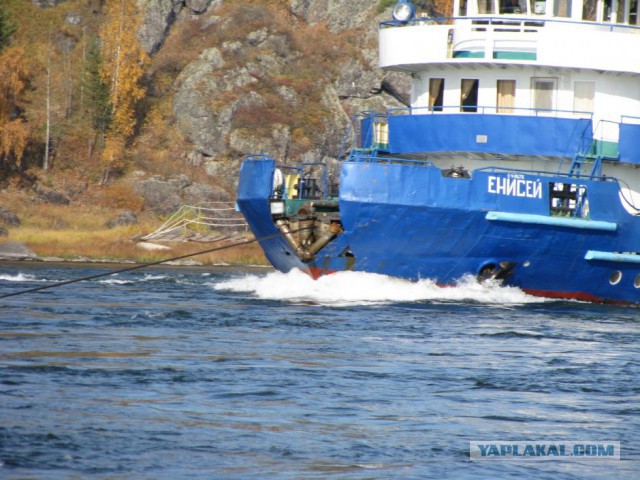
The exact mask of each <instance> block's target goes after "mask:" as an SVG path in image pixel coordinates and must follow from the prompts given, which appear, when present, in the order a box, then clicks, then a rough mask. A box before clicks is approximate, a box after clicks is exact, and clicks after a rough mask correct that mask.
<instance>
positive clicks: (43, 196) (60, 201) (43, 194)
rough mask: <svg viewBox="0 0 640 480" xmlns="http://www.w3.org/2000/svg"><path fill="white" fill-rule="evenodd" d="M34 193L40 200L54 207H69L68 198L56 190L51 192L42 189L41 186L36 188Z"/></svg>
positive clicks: (45, 188) (48, 189)
mask: <svg viewBox="0 0 640 480" xmlns="http://www.w3.org/2000/svg"><path fill="white" fill-rule="evenodd" d="M36 193H37V194H38V197H39V198H40V200H42V201H44V202H46V203H51V204H54V205H69V203H70V202H71V201H70V200H69V197H67V196H66V195H65V194H64V193H60V192H58V191H56V190H51V189H50V188H47V187H43V186H41V185H37V186H36Z"/></svg>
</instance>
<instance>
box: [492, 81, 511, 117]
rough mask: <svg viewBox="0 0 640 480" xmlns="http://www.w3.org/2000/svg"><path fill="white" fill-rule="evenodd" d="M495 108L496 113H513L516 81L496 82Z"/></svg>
mask: <svg viewBox="0 0 640 480" xmlns="http://www.w3.org/2000/svg"><path fill="white" fill-rule="evenodd" d="M496 97H497V98H496V107H497V112H498V113H513V107H514V105H515V100H516V81H515V80H498V84H497V86H496Z"/></svg>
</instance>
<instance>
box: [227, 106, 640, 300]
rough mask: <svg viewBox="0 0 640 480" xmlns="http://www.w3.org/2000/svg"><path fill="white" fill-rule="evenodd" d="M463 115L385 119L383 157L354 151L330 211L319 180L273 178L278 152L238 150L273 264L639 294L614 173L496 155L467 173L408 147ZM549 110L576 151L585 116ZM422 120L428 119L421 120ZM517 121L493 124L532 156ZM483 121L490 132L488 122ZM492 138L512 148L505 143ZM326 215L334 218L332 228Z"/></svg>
mask: <svg viewBox="0 0 640 480" xmlns="http://www.w3.org/2000/svg"><path fill="white" fill-rule="evenodd" d="M463 117H464V116H463ZM459 118H460V115H455V116H450V117H446V116H442V115H441V116H438V121H439V123H434V119H435V117H434V116H425V115H420V116H409V117H407V118H401V119H400V121H397V122H396V121H391V120H392V119H390V122H389V123H390V124H389V126H390V135H389V137H390V144H389V145H386V154H387V155H386V156H383V155H381V153H380V152H379V151H372V150H367V151H364V152H363V151H361V150H354V151H353V152H352V154H351V156H350V157H349V159H348V160H347V161H344V162H342V163H341V164H340V165H341V171H340V188H339V194H337V195H336V196H335V197H334V198H333V199H331V200H330V201H331V202H333V203H332V205H333V208H332V209H329V213H316V212H315V211H314V208H315V205H326V204H327V199H329V198H330V196H329V195H328V194H327V191H326V187H324V188H323V189H322V190H321V191H319V192H315V195H313V194H309V193H310V192H309V191H305V190H303V189H302V187H301V185H300V183H299V184H298V185H297V186H296V188H294V187H291V186H290V185H289V186H287V187H286V189H283V188H280V187H282V185H276V184H277V183H278V182H279V180H278V181H276V184H274V178H276V177H278V175H281V174H282V172H279V168H278V166H277V165H276V162H275V160H273V159H272V158H270V157H266V156H258V157H249V158H247V159H245V161H244V163H243V165H242V168H241V172H240V182H239V189H238V205H239V207H240V209H241V211H242V212H243V214H244V215H245V218H246V219H247V222H248V223H249V225H250V228H251V229H252V231H253V233H254V234H255V236H256V237H257V238H261V237H265V236H272V235H277V234H278V233H280V234H281V235H280V236H278V237H277V238H272V239H270V240H266V241H263V242H261V245H262V248H263V249H264V252H265V255H266V257H267V259H268V260H269V261H270V262H271V263H272V264H273V266H274V267H275V268H277V269H278V270H280V271H283V272H287V271H290V270H292V269H295V268H297V269H300V270H303V271H305V272H308V273H309V274H311V275H313V276H314V277H317V276H319V275H322V274H326V273H331V272H336V271H341V270H354V271H362V272H372V273H379V274H385V275H390V276H394V277H400V278H405V279H411V280H417V279H421V278H429V279H433V280H435V281H436V282H437V283H439V284H441V285H455V284H456V282H457V281H458V280H459V279H461V278H462V277H463V276H465V275H468V274H471V275H476V276H478V278H480V279H487V278H494V279H499V280H501V281H502V282H503V283H504V284H506V285H511V286H516V287H519V288H521V289H522V290H524V291H525V292H528V293H531V294H534V295H539V296H545V297H554V298H567V299H580V300H587V301H595V302H620V303H640V254H638V252H640V245H639V244H640V218H639V217H638V216H636V215H633V214H631V213H629V211H627V210H626V209H625V208H624V206H623V203H622V202H623V198H622V197H621V193H620V184H619V182H618V181H617V180H615V179H613V178H608V177H604V176H602V175H597V174H596V169H594V172H592V173H591V174H590V175H580V174H579V173H578V172H576V171H572V172H569V173H563V174H560V173H552V172H549V171H526V170H520V169H513V168H503V167H500V166H499V165H500V162H499V161H498V162H496V164H497V165H498V166H494V167H484V168H482V167H481V168H477V169H475V170H473V171H470V172H467V171H463V170H460V171H456V170H455V169H454V170H446V169H443V168H439V167H437V166H436V165H435V164H434V163H432V162H431V161H426V160H423V161H417V160H412V159H409V158H407V156H406V155H404V154H405V153H406V152H411V151H420V150H423V151H424V150H425V149H426V148H427V147H430V148H433V146H434V145H435V144H437V142H438V141H439V140H438V138H444V136H443V135H442V132H443V131H452V129H451V128H450V127H451V123H450V122H451V121H453V122H457V121H459ZM555 120H557V119H545V122H546V123H547V124H548V125H547V128H548V129H550V130H552V131H554V132H555V133H556V134H558V132H560V133H564V134H566V135H565V138H569V139H570V143H571V145H572V148H576V149H579V148H580V143H581V139H580V135H578V134H576V132H580V131H584V130H588V129H589V128H588V127H589V125H585V124H583V121H582V120H580V121H575V122H570V121H566V120H563V121H562V122H558V121H555ZM366 122H367V120H366V119H365V122H364V123H365V125H366ZM425 122H427V123H429V125H428V128H423V129H419V128H417V127H416V126H420V124H421V123H422V124H423V125H422V126H423V127H424V123H425ZM521 123H522V122H521V120H520V119H519V118H517V117H515V118H513V117H512V119H511V123H509V122H505V121H504V119H503V120H501V122H500V123H499V124H497V125H496V126H495V128H496V129H497V130H502V131H503V132H504V131H508V130H509V129H516V130H519V131H518V132H516V133H517V134H518V136H519V138H521V139H523V142H522V144H521V145H520V151H521V153H522V152H523V150H527V148H529V149H530V150H531V151H529V152H525V153H527V154H530V155H531V154H536V153H540V151H538V152H536V151H535V142H533V141H530V142H527V141H526V138H527V136H526V135H525V133H524V132H525V131H526V130H530V129H531V128H530V126H527V125H524V126H522V125H521ZM539 126H540V125H539ZM483 128H484V131H488V130H489V131H490V129H491V128H492V126H491V124H490V120H487V122H485V124H483ZM412 130H415V131H412ZM455 130H457V131H461V132H463V135H461V136H460V137H458V138H449V139H447V142H446V143H447V144H448V145H449V146H450V145H451V144H452V143H456V142H457V143H458V145H457V146H458V148H463V147H464V148H467V149H468V150H469V151H471V149H472V148H473V145H472V142H470V141H467V140H465V138H464V132H465V131H466V130H465V129H463V128H457V129H455ZM363 131H367V128H363ZM420 131H422V132H430V133H429V134H423V135H419V132H420ZM539 131H540V128H538V129H537V132H539ZM434 132H435V133H434ZM512 133H513V132H512ZM429 135H431V137H432V138H431V137H430V136H429ZM503 137H505V138H511V136H510V135H503ZM416 138H418V139H420V142H423V143H417V142H416V140H415V139H416ZM465 142H466V143H465ZM552 143H553V142H551V143H550V144H545V145H544V146H542V147H540V148H543V149H544V153H546V154H547V155H559V153H558V152H559V150H560V149H561V148H565V147H566V144H567V142H566V141H565V142H562V141H561V140H560V139H559V140H557V141H556V145H555V146H554V145H553V144H552ZM394 145H396V146H395V147H394ZM563 145H564V146H563ZM476 148H478V147H476ZM479 148H484V146H483V145H481V146H480V147H479ZM492 148H494V149H498V150H500V151H508V150H509V148H515V147H513V146H510V144H508V143H504V144H503V145H495V144H494V145H493V146H492ZM281 168H285V169H286V168H289V169H290V170H293V173H294V174H296V175H297V177H296V178H297V179H298V182H300V180H301V179H302V180H304V177H305V175H306V174H305V173H304V172H303V167H299V168H298V169H297V170H296V169H295V168H292V167H281ZM311 193H313V192H311ZM307 197H308V198H307ZM274 202H275V203H281V204H284V205H285V206H284V207H282V208H283V209H284V210H282V213H275V214H274V212H273V211H272V210H271V208H272V204H273V203H274ZM309 210H312V211H311V212H309ZM299 219H301V221H300V222H299V221H298V220H299ZM309 219H311V220H309ZM309 221H311V222H312V223H313V222H315V225H316V228H315V230H314V231H315V235H312V237H313V238H311V240H307V243H306V246H305V245H303V244H304V242H305V239H304V238H302V237H299V234H298V233H297V232H295V231H293V230H295V229H296V228H301V227H303V226H305V225H306V226H308V224H309ZM305 222H307V223H305ZM322 222H324V223H322ZM318 225H319V226H322V227H323V229H320V230H318V228H317V226H318ZM329 225H333V226H334V227H335V226H336V225H337V228H335V229H334V230H335V231H334V233H333V234H332V233H331V232H329V231H328V228H329V227H328V226H329ZM323 232H324V233H323ZM327 232H328V233H327ZM323 234H326V235H325V237H324V238H325V240H327V241H326V242H324V243H323V242H319V243H320V244H322V245H321V246H320V248H316V249H314V250H313V251H311V252H310V251H309V246H310V244H311V243H312V242H313V241H315V240H316V237H318V238H319V237H321V236H322V235H323ZM296 235H298V236H296ZM316 246H317V245H316Z"/></svg>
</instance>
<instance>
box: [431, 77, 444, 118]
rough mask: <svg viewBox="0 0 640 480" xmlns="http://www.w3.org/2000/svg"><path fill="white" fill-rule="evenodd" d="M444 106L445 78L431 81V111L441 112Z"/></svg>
mask: <svg viewBox="0 0 640 480" xmlns="http://www.w3.org/2000/svg"><path fill="white" fill-rule="evenodd" d="M443 105H444V78H430V79H429V107H430V108H429V109H430V110H432V111H434V112H441V111H442V106H443Z"/></svg>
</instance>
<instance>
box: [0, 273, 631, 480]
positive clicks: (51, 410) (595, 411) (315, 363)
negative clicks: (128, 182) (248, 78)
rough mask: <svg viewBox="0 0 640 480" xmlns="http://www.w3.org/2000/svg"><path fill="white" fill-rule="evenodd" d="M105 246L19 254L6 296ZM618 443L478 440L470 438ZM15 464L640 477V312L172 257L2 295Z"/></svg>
mask: <svg viewBox="0 0 640 480" xmlns="http://www.w3.org/2000/svg"><path fill="white" fill-rule="evenodd" d="M112 268H113V267H109V266H86V265H78V266H70V265H51V264H35V263H34V264H30V263H21V264H7V265H2V266H0V294H5V293H9V292H13V291H18V290H25V289H28V288H33V287H38V286H42V285H47V284H48V283H51V282H56V281H63V280H69V279H74V278H78V277H84V276H89V275H94V274H97V273H101V272H106V271H109V270H110V269H112ZM478 441H482V442H485V443H486V444H497V443H499V442H548V443H553V444H558V443H561V442H574V443H575V442H590V443H588V444H601V443H603V442H619V443H620V450H619V453H620V458H619V459H616V458H582V457H581V458H577V457H561V458H558V457H553V458H552V457H549V456H547V457H544V458H542V457H535V458H532V457H525V458H518V457H515V458H510V459H509V458H495V457H493V458H488V457H487V458H481V459H473V458H470V442H478ZM0 478H3V479H18V478H37V479H76V478H77V479H94V478H95V479H98V478H100V479H182V478H184V479H190V480H193V479H445V478H452V479H485V478H492V479H499V478H505V479H507V478H508V479H522V478H527V479H534V478H535V479H554V480H557V479H592V478H593V479H595V478H608V479H610V478H624V479H632V478H640V312H639V311H638V310H637V309H633V308H620V307H607V306H601V305H589V304H584V303H578V302H559V301H544V300H541V299H538V298H533V297H529V296H527V295H525V294H523V293H522V292H520V291H519V290H517V289H512V288H503V287H499V286H496V285H493V286H489V285H478V284H476V283H475V282H474V281H472V280H468V279H463V280H461V282H460V285H459V286H458V287H457V288H444V289H443V288H439V287H437V286H435V285H433V284H432V283H430V282H429V281H422V282H417V283H409V282H404V281H400V280H394V279H389V278H386V277H382V276H376V275H368V274H356V273H344V274H337V275H333V276H330V277H326V278H324V279H321V280H319V281H317V282H313V281H311V280H310V279H308V278H307V277H305V276H304V275H302V274H300V273H290V274H287V275H284V274H280V273H275V272H272V271H270V270H263V271H256V270H253V271H246V270H244V271H241V270H233V269H204V268H185V267H181V268H179V267H162V268H160V267H158V268H153V269H145V270H138V271H135V272H128V273H122V274H118V275H115V276H109V277H104V278H100V279H94V280H91V281H83V282H80V283H75V284H71V285H66V286H61V287H58V288H53V289H48V290H42V291H39V292H33V293H28V294H25V295H20V296H14V297H9V298H4V299H2V300H0Z"/></svg>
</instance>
